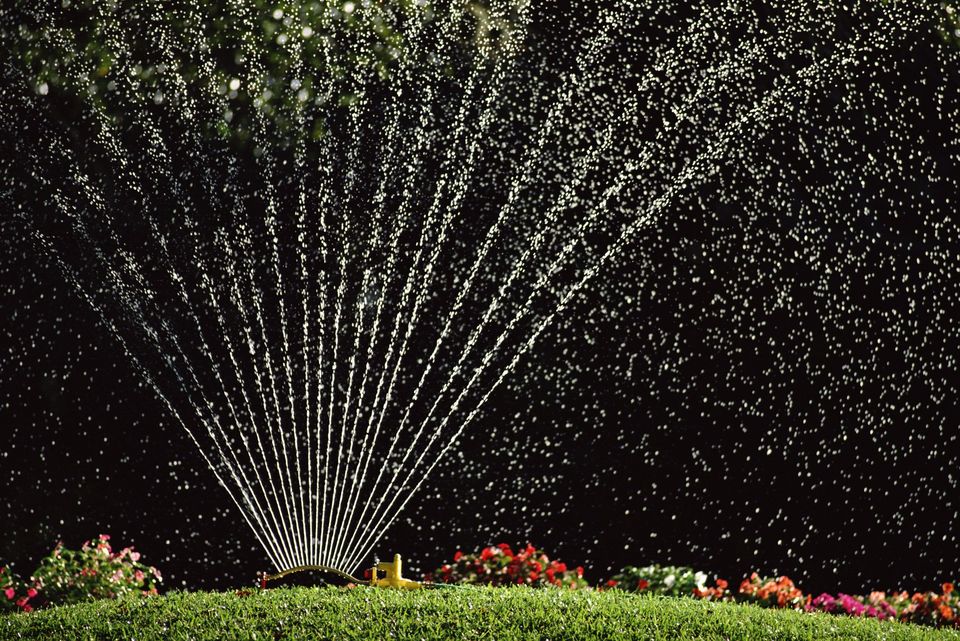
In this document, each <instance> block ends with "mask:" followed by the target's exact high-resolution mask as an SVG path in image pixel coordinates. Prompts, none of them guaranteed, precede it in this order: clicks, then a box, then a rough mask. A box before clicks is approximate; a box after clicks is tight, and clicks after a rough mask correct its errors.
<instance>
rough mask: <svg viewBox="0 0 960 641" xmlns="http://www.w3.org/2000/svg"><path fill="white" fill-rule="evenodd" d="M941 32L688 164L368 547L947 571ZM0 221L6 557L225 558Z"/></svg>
mask: <svg viewBox="0 0 960 641" xmlns="http://www.w3.org/2000/svg"><path fill="white" fill-rule="evenodd" d="M944 47H945V45H944V44H943V43H942V41H941V40H940V39H939V38H937V37H936V35H935V34H934V33H933V32H932V31H931V32H930V33H925V34H918V35H917V37H916V38H915V39H913V40H912V41H909V42H905V43H902V44H901V45H900V46H899V47H898V48H896V49H894V50H892V51H891V52H889V53H888V54H885V57H878V58H877V59H876V60H874V61H872V63H870V64H867V65H865V66H864V69H863V71H862V74H861V75H858V76H856V77H850V78H849V79H848V82H847V83H846V84H845V85H844V86H835V87H832V88H829V89H828V90H826V91H823V92H820V93H818V94H817V95H816V96H814V97H811V98H805V99H804V100H806V102H805V103H804V104H803V105H802V109H801V110H800V112H798V115H794V116H792V117H787V118H785V119H783V120H782V121H781V122H779V123H778V124H777V125H776V126H774V127H772V128H770V129H769V130H766V131H762V132H760V133H759V134H758V135H757V137H755V138H753V139H751V140H750V144H749V145H744V146H742V147H741V148H740V149H739V151H738V152H737V153H736V154H731V155H730V156H729V157H727V158H726V159H725V160H724V162H723V163H721V164H720V165H719V167H718V168H717V170H716V171H715V172H711V173H710V174H709V175H704V176H702V177H701V179H700V180H698V181H697V182H696V184H694V185H692V186H691V187H690V188H688V189H686V190H684V193H683V194H682V197H680V198H678V199H677V200H676V202H675V203H674V204H673V205H672V206H671V207H670V209H669V211H668V214H667V215H666V216H665V217H664V218H663V219H662V220H661V221H660V222H659V223H658V224H657V225H656V226H655V228H653V229H652V230H650V231H649V232H646V233H645V234H644V235H643V236H641V237H640V238H638V239H637V241H636V242H635V243H634V244H633V245H632V246H631V248H630V249H629V251H628V252H627V253H626V254H625V255H624V256H623V257H622V259H621V260H619V261H618V262H617V264H615V265H614V266H612V267H611V268H610V269H608V270H606V271H604V272H603V273H602V274H601V276H600V277H599V278H598V281H597V283H596V285H595V286H594V287H592V288H591V289H590V291H588V292H587V293H586V294H584V295H583V296H582V297H580V298H579V299H578V301H577V303H576V304H575V305H574V306H573V307H572V308H571V309H569V310H568V311H567V312H566V313H565V315H564V316H563V318H562V319H561V321H560V322H559V323H557V324H556V326H555V327H553V328H552V329H551V330H550V331H549V332H548V334H547V335H545V336H544V337H543V339H542V340H541V341H540V342H539V344H538V347H537V349H536V350H535V352H534V353H533V354H532V355H531V356H530V357H529V358H528V359H526V360H525V362H524V364H523V365H522V368H521V370H520V371H518V372H517V373H516V374H515V375H514V376H512V377H511V380H510V384H509V385H508V386H507V387H505V388H503V389H501V390H499V391H498V392H497V393H496V394H495V396H494V397H492V398H491V401H490V404H489V407H488V408H487V410H486V411H485V412H484V413H483V415H482V417H481V419H480V420H479V421H477V422H476V423H475V424H474V425H473V426H472V427H471V429H470V431H469V433H468V434H467V436H466V437H465V439H464V441H463V443H462V444H461V447H460V448H459V452H458V453H457V454H456V455H454V456H453V457H452V458H451V459H450V461H449V462H448V463H446V464H444V465H442V466H441V468H439V469H438V470H437V474H436V475H435V476H434V477H433V479H432V480H431V482H430V483H429V484H428V487H427V488H425V490H424V491H423V492H422V493H421V495H420V497H419V498H418V499H417V500H415V501H414V504H413V505H412V506H411V509H409V510H408V512H407V514H406V519H405V520H404V521H403V522H402V523H398V524H397V526H395V528H394V529H393V531H392V532H391V533H390V534H389V535H388V537H387V539H386V540H384V541H383V542H382V543H381V544H380V545H379V546H378V549H379V550H380V556H381V557H386V556H388V555H389V553H391V552H392V551H393V550H397V551H400V552H402V553H404V554H405V555H406V556H408V557H410V559H411V563H412V565H413V567H414V569H415V570H419V571H428V570H430V569H432V568H433V567H436V566H437V565H439V564H440V563H441V562H443V561H444V560H446V559H449V558H450V556H451V555H452V554H453V552H454V550H456V549H464V550H469V549H477V548H479V547H481V546H483V545H487V544H492V543H498V542H500V541H507V542H511V543H524V542H526V541H528V540H529V541H532V542H534V543H535V544H537V545H538V546H540V547H543V548H544V549H546V550H547V551H548V552H549V553H551V554H554V555H557V556H559V557H560V558H561V559H563V560H565V561H567V562H568V563H569V564H584V565H585V566H586V567H587V576H588V578H590V579H591V580H596V581H599V580H600V579H601V578H607V577H609V576H610V575H611V574H612V573H613V572H615V571H616V570H617V569H618V568H620V567H622V566H623V565H626V564H645V563H647V562H661V563H676V564H684V565H692V566H694V567H696V568H697V569H704V570H707V571H710V572H713V573H716V574H718V575H719V576H723V577H726V578H728V579H730V580H731V581H736V580H739V579H740V578H741V577H743V576H746V575H748V574H749V573H750V572H751V571H753V570H759V571H761V572H763V573H769V574H773V573H784V574H787V575H789V576H791V577H792V578H794V579H795V580H796V581H797V582H798V583H799V585H800V587H801V588H802V589H804V590H805V591H811V592H818V591H821V590H840V591H848V592H863V591H866V590H869V589H873V588H878V589H882V588H901V587H902V588H904V589H914V588H916V589H921V588H925V587H930V586H933V585H937V584H939V582H941V581H944V580H953V579H956V577H957V575H958V574H960V545H958V543H960V541H958V534H957V532H958V531H960V512H958V510H960V505H958V502H960V501H958V480H960V478H958V477H960V472H958V471H957V470H958V466H957V463H958V460H960V458H958V457H960V440H958V429H957V426H958V416H960V412H958V408H957V400H956V399H957V392H958V390H957V381H958V375H957V360H956V354H957V351H958V347H960V341H958V340H957V339H958V330H957V327H958V323H957V322H956V321H957V320H958V319H960V313H958V309H957V306H958V303H960V301H958V291H960V290H958V277H960V268H958V262H957V258H958V256H957V254H958V253H960V251H958V250H960V228H958V221H957V220H956V203H957V198H958V196H960V193H958V189H957V177H958V176H960V166H958V146H957V134H956V123H957V122H958V121H957V116H958V113H960V112H958V102H957V95H958V94H957V88H958V87H960V84H958V82H957V80H958V77H957V71H956V66H953V67H951V66H950V65H948V64H945V61H946V60H950V59H951V58H950V57H949V56H950V55H951V54H949V53H945V52H944V51H945V50H944ZM953 59H955V57H954V58H953ZM878 88H882V90H878ZM3 153H6V154H15V153H16V151H15V150H13V149H10V148H7V149H5V150H4V152H3ZM0 238H2V239H3V251H0V355H2V361H0V367H2V376H0V431H2V434H3V445H2V447H0V522H2V523H3V524H4V525H3V528H2V530H0V532H2V536H0V559H2V560H4V561H9V562H13V563H14V566H15V569H16V570H18V571H21V572H28V571H29V569H30V568H32V567H33V565H32V564H33V563H34V562H35V561H36V559H37V558H38V557H39V556H41V555H42V554H44V553H45V552H46V551H47V550H49V549H50V548H51V547H52V546H53V544H54V543H55V542H56V541H57V540H63V541H64V542H65V543H66V544H67V545H68V546H79V545H80V543H82V541H83V540H85V539H87V538H91V537H93V536H95V535H96V534H99V533H100V532H109V533H110V534H112V535H113V537H114V539H115V541H116V542H117V543H120V544H124V545H125V544H128V543H130V544H134V545H136V547H137V548H138V549H139V550H140V551H142V552H143V553H144V555H145V559H146V561H147V562H149V563H152V564H156V565H157V566H158V567H159V568H160V569H161V570H162V571H164V572H165V575H166V576H167V581H166V583H165V585H166V586H167V587H181V586H187V587H201V586H203V587H228V586H235V585H239V584H242V583H248V582H250V581H251V580H252V579H253V576H254V574H255V573H256V572H257V571H259V570H262V569H266V565H267V562H266V558H265V557H264V556H263V555H262V553H261V552H260V550H259V549H258V548H257V546H256V542H255V540H254V538H253V536H252V534H251V533H250V532H249V531H248V530H247V528H246V527H245V526H244V525H243V523H242V521H241V520H240V519H239V518H238V516H237V515H236V514H235V513H234V511H233V510H232V509H231V508H230V506H229V505H228V500H227V497H226V494H225V492H223V490H222V489H221V488H219V487H218V486H217V484H216V482H215V480H214V479H213V476H212V475H211V474H210V473H209V471H208V470H207V469H206V466H205V464H204V463H203V461H202V459H201V457H200V456H199V454H198V453H197V452H195V450H194V448H193V447H192V445H191V444H190V443H189V442H188V440H187V438H186V435H185V434H184V433H183V432H182V430H181V429H180V427H179V426H178V425H176V424H175V423H174V421H173V420H172V418H171V417H169V416H168V415H167V414H166V413H165V411H164V409H163V406H162V404H161V403H160V402H159V401H158V400H157V399H156V398H155V397H154V395H153V394H152V393H151V392H149V391H148V390H147V388H146V387H145V386H144V385H143V384H142V383H141V382H140V380H139V379H138V377H137V375H136V374H135V373H134V372H133V371H132V369H131V368H130V366H129V364H128V363H127V361H126V359H125V358H124V356H123V354H122V353H121V352H120V351H119V350H118V349H117V347H116V345H115V344H114V342H113V341H112V340H111V338H110V337H109V336H108V335H107V333H106V332H105V331H104V330H103V329H102V328H101V327H100V326H99V324H98V322H97V318H96V315H95V314H94V313H93V312H92V311H91V310H89V309H88V308H87V307H85V305H84V303H83V302H82V301H81V300H80V299H79V297H77V296H76V295H75V293H74V292H73V291H72V290H71V288H70V287H69V286H68V285H67V284H66V283H65V282H64V279H63V277H62V275H61V274H60V272H59V270H58V268H57V267H56V265H54V264H52V261H51V260H50V259H49V257H48V256H45V255H44V254H43V253H42V252H40V251H39V250H38V248H36V247H35V246H34V245H33V244H32V243H31V241H30V237H29V234H28V233H27V232H26V230H25V228H24V227H23V225H22V223H21V222H19V221H17V220H14V219H12V217H9V216H4V217H3V219H2V221H0Z"/></svg>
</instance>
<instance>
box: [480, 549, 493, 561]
mask: <svg viewBox="0 0 960 641" xmlns="http://www.w3.org/2000/svg"><path fill="white" fill-rule="evenodd" d="M496 550H497V548H483V552H481V553H480V558H481V559H483V560H484V561H489V560H490V559H491V558H493V556H494V555H495V554H496Z"/></svg>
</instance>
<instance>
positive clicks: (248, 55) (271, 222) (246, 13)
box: [228, 0, 305, 559]
mask: <svg viewBox="0 0 960 641" xmlns="http://www.w3.org/2000/svg"><path fill="white" fill-rule="evenodd" d="M228 5H229V6H230V7H231V8H233V10H234V11H236V13H237V15H239V16H241V17H242V18H243V19H244V21H245V23H246V26H247V30H246V31H245V32H244V33H243V34H242V35H241V37H240V41H241V50H242V51H243V54H244V58H245V61H246V63H247V65H248V66H247V80H246V83H247V86H248V87H252V88H256V89H259V88H260V83H261V79H262V78H263V77H264V75H265V72H264V69H263V65H262V61H261V60H260V57H259V56H258V53H257V51H256V47H255V46H254V43H253V41H252V38H251V35H250V34H252V33H255V32H256V31H257V29H258V27H257V22H256V11H255V7H253V6H244V4H243V3H242V2H239V0H229V2H228ZM260 94H261V95H262V94H263V92H262V91H260ZM253 95H254V94H253V93H252V92H251V96H253ZM257 100H259V99H258V98H255V99H254V109H253V110H252V114H253V123H254V127H253V139H254V140H255V141H256V144H257V145H258V147H259V148H260V149H261V150H262V153H261V155H260V159H261V168H262V170H263V172H264V175H265V180H264V183H263V184H264V189H265V192H266V199H265V200H266V216H265V220H264V222H265V227H266V229H267V232H268V234H269V236H270V245H271V247H270V249H271V251H270V263H271V267H272V272H273V278H274V280H275V281H276V291H277V311H278V314H279V316H280V333H281V361H282V367H283V369H284V373H285V378H286V383H287V385H286V387H287V395H288V396H287V397H288V398H289V399H290V400H291V402H290V403H289V405H290V412H289V414H290V422H291V425H292V426H293V425H295V424H296V415H295V411H294V407H293V403H292V399H293V398H294V394H293V380H292V379H293V375H292V369H291V359H290V350H289V330H288V323H287V311H286V287H285V285H284V279H283V276H282V273H281V270H280V257H279V249H278V247H279V236H278V234H277V217H278V215H279V205H278V203H277V196H276V190H275V188H274V176H275V175H276V174H275V160H274V157H273V151H272V147H271V145H270V144H269V143H268V142H267V136H266V132H267V128H268V127H267V124H266V120H265V118H264V115H263V111H262V110H261V109H259V108H258V105H257ZM251 278H252V274H251ZM253 303H254V307H255V309H256V311H257V316H258V319H260V320H261V321H262V311H261V309H260V308H261V304H260V299H259V297H258V296H257V295H256V293H254V296H253ZM261 337H262V341H263V346H264V356H265V365H266V369H267V374H268V377H269V383H270V393H271V397H272V399H273V406H274V411H275V413H276V414H275V418H274V421H273V422H272V423H273V424H274V425H275V429H276V433H277V436H276V439H274V437H273V436H272V433H271V440H279V441H280V447H279V448H278V449H279V450H280V451H282V453H283V470H284V471H285V472H286V488H284V490H283V492H284V495H285V496H284V498H285V503H286V505H287V509H288V511H289V515H290V516H289V519H288V520H289V521H290V522H291V523H292V524H293V527H294V529H299V533H298V534H297V535H296V536H293V544H292V545H293V548H294V550H295V552H294V556H295V558H297V559H303V558H305V549H304V541H303V539H304V530H303V528H302V524H303V523H304V521H305V518H304V515H303V514H299V513H298V511H297V501H296V498H295V497H296V493H297V491H299V489H300V488H302V483H300V484H298V485H297V486H296V489H295V486H294V482H293V469H292V467H293V466H291V465H290V455H289V449H288V447H287V440H286V439H285V438H284V437H283V428H282V424H281V420H282V416H283V414H284V413H283V411H282V409H281V406H280V401H279V396H278V393H277V384H276V378H277V377H276V375H275V373H274V368H273V362H272V361H273V359H272V355H271V349H270V342H269V340H268V339H267V336H266V328H265V326H264V325H263V324H262V322H261ZM264 409H265V411H266V408H264ZM268 414H269V412H268ZM293 436H294V449H295V453H294V456H295V463H294V465H295V466H296V469H297V473H298V475H299V474H300V467H299V465H300V464H299V457H297V456H296V454H297V451H298V450H299V445H298V443H299V440H298V439H297V435H296V431H295V430H294V432H293ZM274 447H276V445H275V443H274ZM279 468H280V465H279V461H278V474H280V475H281V485H283V476H282V473H281V472H280V469H279ZM301 478H302V477H301Z"/></svg>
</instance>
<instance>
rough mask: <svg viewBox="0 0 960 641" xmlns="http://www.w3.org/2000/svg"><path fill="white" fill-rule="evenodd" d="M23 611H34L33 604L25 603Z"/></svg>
mask: <svg viewBox="0 0 960 641" xmlns="http://www.w3.org/2000/svg"><path fill="white" fill-rule="evenodd" d="M23 611H24V612H33V606H32V605H30V604H24V606H23Z"/></svg>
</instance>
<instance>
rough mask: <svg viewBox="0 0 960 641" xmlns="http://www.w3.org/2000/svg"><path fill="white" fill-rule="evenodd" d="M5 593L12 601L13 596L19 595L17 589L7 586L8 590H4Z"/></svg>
mask: <svg viewBox="0 0 960 641" xmlns="http://www.w3.org/2000/svg"><path fill="white" fill-rule="evenodd" d="M3 593H4V594H5V595H7V599H9V600H11V601H12V600H13V597H15V596H17V591H16V590H14V589H13V588H7V589H6V590H4V591H3Z"/></svg>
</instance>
